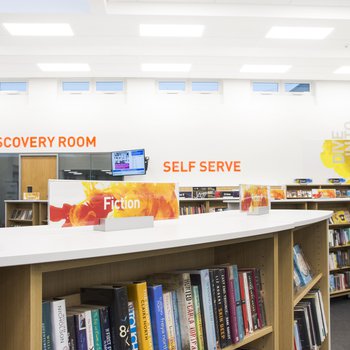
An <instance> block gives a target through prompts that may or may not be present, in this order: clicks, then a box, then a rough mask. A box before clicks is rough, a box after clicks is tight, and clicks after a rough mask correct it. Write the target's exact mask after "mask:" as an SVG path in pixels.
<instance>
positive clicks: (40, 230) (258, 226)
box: [0, 210, 331, 350]
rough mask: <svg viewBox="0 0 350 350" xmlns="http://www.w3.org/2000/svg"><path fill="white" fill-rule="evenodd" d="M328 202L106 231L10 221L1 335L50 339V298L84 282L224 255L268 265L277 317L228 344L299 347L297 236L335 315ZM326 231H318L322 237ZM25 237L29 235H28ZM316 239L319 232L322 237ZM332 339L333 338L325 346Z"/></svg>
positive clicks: (32, 341) (2, 254)
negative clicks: (46, 319) (45, 317)
mask: <svg viewBox="0 0 350 350" xmlns="http://www.w3.org/2000/svg"><path fill="white" fill-rule="evenodd" d="M330 215H331V212H328V211H289V210H277V211H272V212H271V213H270V214H268V215H264V216H248V215H246V214H242V213H240V212H237V211H226V212H219V213H210V214H203V215H191V216H184V217H181V218H180V219H179V220H170V221H158V222H156V223H155V227H154V228H151V229H149V228H148V229H139V230H129V231H120V232H98V231H93V228H92V227H80V228H66V229H55V228H48V227H45V226H37V227H24V228H18V229H7V228H4V229H2V230H1V231H0V246H1V247H3V246H5V247H6V250H4V251H2V250H0V280H1V281H5V282H4V283H1V284H0V308H1V310H2V311H1V312H2V317H1V320H0V342H1V344H2V347H3V348H4V349H11V350H20V349H26V350H38V349H41V311H42V310H41V302H42V299H43V298H50V297H54V296H64V295H70V294H75V293H77V292H78V291H79V289H80V287H84V286H89V285H93V284H99V283H112V282H115V281H118V280H136V279H142V278H144V277H145V276H147V275H148V274H151V273H157V272H164V271H169V270H174V269H180V270H183V269H193V268H200V267H205V266H209V265H217V264H221V263H227V262H228V263H235V264H238V266H250V267H253V266H254V267H258V268H260V270H261V278H262V286H263V293H264V302H265V309H266V317H267V323H268V325H267V327H264V328H263V329H261V330H259V331H256V332H254V333H253V334H251V335H249V336H247V337H246V338H245V339H244V340H243V341H242V342H240V343H238V344H235V345H233V346H230V347H227V350H231V349H238V348H240V347H242V346H243V345H244V346H245V348H248V349H269V350H277V349H292V347H293V306H294V302H295V300H296V298H297V296H296V295H294V290H293V262H292V247H293V242H298V243H299V244H300V245H301V246H302V247H303V250H304V253H305V255H306V256H307V258H308V261H309V262H310V264H311V265H312V268H313V272H314V275H315V276H318V277H317V280H316V279H315V283H313V285H317V286H318V287H319V288H321V290H322V294H323V296H324V298H325V308H326V317H327V322H328V325H329V307H328V303H327V300H328V296H329V294H328V281H327V277H326V276H327V274H328V271H327V270H328V266H327V251H328V246H327V237H328V236H327V235H328V233H327V220H328V218H329V217H330ZM316 238H317V239H316ZM19 241H21V245H18V242H19ZM315 241H316V242H315ZM325 349H329V340H328V338H327V339H326V341H325V342H324V343H323V345H322V347H321V350H325Z"/></svg>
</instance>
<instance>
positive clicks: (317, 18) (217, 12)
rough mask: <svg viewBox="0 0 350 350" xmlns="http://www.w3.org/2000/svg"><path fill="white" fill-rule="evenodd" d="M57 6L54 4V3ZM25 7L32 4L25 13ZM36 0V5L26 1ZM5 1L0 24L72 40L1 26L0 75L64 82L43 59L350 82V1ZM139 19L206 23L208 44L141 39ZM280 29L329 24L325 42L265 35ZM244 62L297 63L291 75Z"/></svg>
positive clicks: (130, 69)
mask: <svg viewBox="0 0 350 350" xmlns="http://www.w3.org/2000/svg"><path fill="white" fill-rule="evenodd" d="M50 2H51V3H52V6H51V7H50V6H47V4H48V3H50ZM23 3H25V4H26V6H25V7H23V6H22V5H23ZM29 3H31V7H30V8H29V7H28V4H29ZM45 3H46V7H43V6H42V4H43V2H42V0H0V23H4V22H60V23H61V22H67V23H70V24H71V26H72V28H73V31H74V33H75V36H73V37H64V38H57V37H54V38H47V37H13V36H11V35H9V34H8V32H7V31H6V30H5V29H4V28H3V27H2V26H1V25H0V77H2V78H17V77H18V78H27V77H28V78H30V77H67V76H69V77H70V76H77V77H78V76H86V73H76V74H74V73H44V72H41V71H40V70H39V68H38V67H37V66H36V63H39V62H40V63H48V62H53V63H57V62H65V63H67V62H68V63H69V62H79V63H89V64H90V66H91V69H92V71H91V73H89V76H92V77H188V78H235V79H246V78H248V79H250V78H255V79H259V78H261V79H303V80H324V79H325V80H349V79H350V75H335V74H334V73H333V72H334V70H335V69H336V68H338V67H339V66H342V65H350V0H191V1H189V0H154V1H153V2H150V1H145V0H138V1H131V0H123V1H122V0H107V1H103V0H46V1H45ZM140 23H162V24H166V23H172V24H204V25H205V32H204V36H203V37H202V38H186V39H184V38H181V39H179V38H141V37H140V36H139V33H138V26H139V24H140ZM273 25H288V26H318V27H320V26H325V27H334V28H335V30H334V31H333V32H332V33H331V34H330V36H329V37H328V38H326V39H325V40H321V41H309V40H273V39H265V34H266V33H267V31H268V30H269V29H270V27H271V26H273ZM141 63H192V70H191V71H190V72H189V73H176V74H174V73H149V72H147V73H145V72H142V71H141V70H140V64H141ZM243 64H290V65H292V69H291V70H290V71H289V72H288V73H286V74H268V75H266V74H261V75H260V74H254V75H252V74H247V73H244V74H243V73H240V72H239V69H240V67H241V66H242V65H243Z"/></svg>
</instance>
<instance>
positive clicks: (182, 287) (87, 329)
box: [0, 213, 329, 350]
mask: <svg viewBox="0 0 350 350" xmlns="http://www.w3.org/2000/svg"><path fill="white" fill-rule="evenodd" d="M218 214H226V213H218ZM218 214H215V215H218ZM281 215H282V214H281ZM238 220H241V219H240V218H238ZM228 222H232V220H229V221H228ZM257 222H261V221H259V220H257ZM311 222H313V223H312V224H306V226H305V224H303V225H302V226H301V227H302V228H301V229H300V230H296V231H294V230H292V229H288V228H286V229H283V230H281V231H278V232H274V231H272V232H271V233H269V231H268V230H266V229H265V230H264V231H263V233H261V234H258V235H257V231H255V234H254V235H253V236H250V235H244V234H243V235H241V236H240V237H239V238H234V237H231V238H230V239H225V240H222V241H208V242H205V243H198V244H193V245H183V246H177V247H174V248H163V249H157V250H146V251H139V252H135V253H132V252H131V253H125V254H118V255H110V256H101V257H94V258H88V259H78V260H74V259H69V260H67V261H54V262H48V263H37V264H34V265H33V264H31V265H23V266H13V267H7V268H0V279H1V280H5V281H6V283H5V284H2V285H1V287H0V308H1V310H2V316H3V317H2V318H1V319H0V342H1V344H2V346H3V347H4V349H11V350H20V349H28V350H38V349H48V348H49V347H48V346H50V345H51V346H52V345H53V348H54V349H66V348H67V349H68V348H72V344H75V347H74V348H75V349H91V348H94V349H111V350H119V349H130V348H137V346H136V343H137V344H138V348H140V349H143V350H148V349H159V348H162V349H169V350H173V349H179V350H183V349H227V350H233V349H241V350H242V349H249V350H252V349H268V350H277V349H286V350H287V349H288V350H289V349H292V348H293V344H294V336H293V331H294V320H295V317H294V302H295V300H296V299H295V298H296V297H297V296H296V294H294V288H293V247H294V246H295V244H294V242H297V244H298V245H299V247H300V249H303V252H304V256H305V259H308V263H309V265H308V266H310V269H309V270H308V275H309V276H310V278H311V279H312V277H313V278H314V282H315V283H313V284H312V286H311V284H309V286H310V288H309V290H308V293H304V294H303V299H302V302H304V301H305V299H308V298H309V299H316V298H317V301H318V303H319V304H320V303H321V301H322V300H323V299H322V298H325V300H327V299H328V297H329V296H328V283H327V279H326V278H325V276H326V275H327V254H323V253H324V252H326V251H327V248H328V247H327V234H328V233H327V225H326V222H325V221H324V220H323V221H319V222H316V220H313V221H311ZM277 223H278V225H281V220H278V221H277ZM207 226H208V225H207ZM289 227H291V226H289ZM79 232H82V231H81V230H80V231H79ZM316 237H317V241H318V242H317V243H316V244H315V243H313V249H312V254H311V248H310V247H309V245H310V244H311V242H313V241H314V240H315V239H316ZM287 248H288V249H289V250H286V249H287ZM321 294H322V295H321ZM312 305H313V304H312ZM312 305H311V307H313V306H312ZM322 310H323V311H322V314H321V317H322V319H321V322H324V323H325V324H327V326H328V325H329V308H328V304H327V302H325V304H324V306H323V309H322ZM311 311H313V309H311ZM317 321H318V322H320V320H319V319H317ZM317 321H315V322H317ZM14 325H15V326H14ZM316 325H317V324H316ZM315 327H316V326H315ZM19 329H21V333H20V334H19V333H18V330H19ZM69 344H70V345H69ZM69 346H71V347H69ZM319 349H321V350H326V349H327V350H328V349H329V344H328V336H327V335H325V336H324V338H323V339H322V345H321V346H320V348H319Z"/></svg>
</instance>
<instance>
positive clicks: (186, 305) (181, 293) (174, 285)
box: [149, 272, 197, 350]
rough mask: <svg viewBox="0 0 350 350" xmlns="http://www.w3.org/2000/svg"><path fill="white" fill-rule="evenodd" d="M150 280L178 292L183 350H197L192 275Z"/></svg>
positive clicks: (159, 275)
mask: <svg viewBox="0 0 350 350" xmlns="http://www.w3.org/2000/svg"><path fill="white" fill-rule="evenodd" d="M149 280H150V282H151V283H154V284H157V283H159V284H162V285H163V287H164V288H166V290H169V291H170V290H174V291H176V293H177V305H178V308H179V316H180V324H181V341H182V346H181V350H197V336H196V323H195V319H194V309H193V299H192V290H191V279H190V274H189V273H187V272H169V273H162V274H155V275H153V276H151V277H150V278H149Z"/></svg>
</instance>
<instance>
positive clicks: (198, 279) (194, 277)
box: [190, 269, 216, 350]
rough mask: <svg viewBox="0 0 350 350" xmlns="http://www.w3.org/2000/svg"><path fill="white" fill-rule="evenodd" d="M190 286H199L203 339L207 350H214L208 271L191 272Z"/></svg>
mask: <svg viewBox="0 0 350 350" xmlns="http://www.w3.org/2000/svg"><path fill="white" fill-rule="evenodd" d="M190 276H191V283H192V285H198V286H199V293H200V297H201V304H202V309H201V311H202V315H203V317H202V324H203V338H204V341H205V344H206V348H207V349H208V350H216V332H215V320H214V309H213V299H212V293H211V285H210V277H209V270H208V269H203V270H191V271H190Z"/></svg>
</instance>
